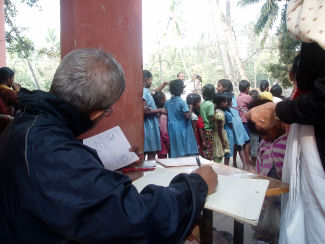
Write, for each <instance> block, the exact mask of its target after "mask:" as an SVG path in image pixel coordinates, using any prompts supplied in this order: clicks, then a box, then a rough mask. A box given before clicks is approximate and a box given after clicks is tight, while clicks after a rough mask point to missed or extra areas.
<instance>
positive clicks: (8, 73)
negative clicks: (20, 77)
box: [0, 67, 15, 84]
mask: <svg viewBox="0 0 325 244" xmlns="http://www.w3.org/2000/svg"><path fill="white" fill-rule="evenodd" d="M14 75H15V73H14V71H13V70H12V69H10V68H8V67H2V68H0V84H3V83H5V82H7V81H8V79H9V78H11V77H13V76H14Z"/></svg>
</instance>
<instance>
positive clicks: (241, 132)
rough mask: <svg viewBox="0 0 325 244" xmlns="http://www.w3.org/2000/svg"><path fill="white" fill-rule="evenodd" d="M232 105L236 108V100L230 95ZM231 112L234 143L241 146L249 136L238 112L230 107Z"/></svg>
mask: <svg viewBox="0 0 325 244" xmlns="http://www.w3.org/2000/svg"><path fill="white" fill-rule="evenodd" d="M232 106H233V107H235V108H237V101H236V98H235V96H233V97H232ZM230 112H231V114H232V125H233V128H234V136H235V137H234V139H235V140H234V143H235V145H238V146H242V145H244V144H245V142H247V141H249V136H248V135H247V132H246V130H245V128H244V126H243V122H242V120H241V118H240V117H239V113H238V111H237V110H236V109H234V108H230Z"/></svg>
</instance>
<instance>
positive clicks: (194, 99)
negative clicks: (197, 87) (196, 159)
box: [186, 93, 206, 155]
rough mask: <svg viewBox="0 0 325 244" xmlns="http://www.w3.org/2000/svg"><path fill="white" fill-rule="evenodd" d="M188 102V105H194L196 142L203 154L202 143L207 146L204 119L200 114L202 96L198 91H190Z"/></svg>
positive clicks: (192, 115)
mask: <svg viewBox="0 0 325 244" xmlns="http://www.w3.org/2000/svg"><path fill="white" fill-rule="evenodd" d="M186 103H187V104H188V106H189V107H190V106H192V114H191V120H192V127H193V131H194V134H195V138H196V143H197V145H198V149H199V153H200V155H202V145H204V147H205V146H206V144H205V142H204V132H203V128H204V123H203V119H202V117H201V116H200V105H201V96H200V95H199V94H196V93H190V94H188V95H187V97H186Z"/></svg>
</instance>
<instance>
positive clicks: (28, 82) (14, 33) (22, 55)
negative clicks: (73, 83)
mask: <svg viewBox="0 0 325 244" xmlns="http://www.w3.org/2000/svg"><path fill="white" fill-rule="evenodd" d="M20 2H22V3H24V4H26V5H28V6H29V7H37V9H41V7H40V6H39V5H38V2H39V0H20ZM15 3H17V1H14V0H5V2H4V4H5V5H4V10H5V21H6V23H7V25H8V27H9V29H8V31H7V33H6V41H7V50H8V54H9V56H8V57H7V63H8V66H9V67H11V68H13V70H14V71H15V80H16V82H18V83H20V84H21V85H22V86H23V87H25V88H27V89H30V90H34V89H37V88H38V87H37V86H39V87H40V89H43V90H49V87H50V84H51V80H52V77H53V74H54V72H55V69H56V67H57V65H58V63H59V61H60V43H59V40H58V38H57V36H56V34H55V31H54V30H53V29H49V30H48V33H47V36H46V37H45V39H46V41H47V45H46V46H45V47H41V48H40V49H39V50H36V48H35V46H34V43H33V42H32V41H31V39H29V38H28V37H27V36H25V34H24V33H25V31H26V28H23V27H19V26H16V25H15V17H16V16H17V14H19V11H18V10H17V8H16V5H15ZM27 62H29V63H30V64H31V65H30V66H29V65H28V64H27ZM32 66H34V67H36V68H33V67H32ZM32 71H33V72H34V74H35V76H36V77H37V79H35V78H34V77H33V76H32V73H31V72H32Z"/></svg>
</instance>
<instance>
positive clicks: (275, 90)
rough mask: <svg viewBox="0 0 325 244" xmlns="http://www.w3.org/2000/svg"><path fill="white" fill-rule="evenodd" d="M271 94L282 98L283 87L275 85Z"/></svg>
mask: <svg viewBox="0 0 325 244" xmlns="http://www.w3.org/2000/svg"><path fill="white" fill-rule="evenodd" d="M270 92H271V93H272V95H273V96H274V97H281V95H282V87H281V86H280V85H279V84H275V85H273V86H272V87H271V90H270Z"/></svg>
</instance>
